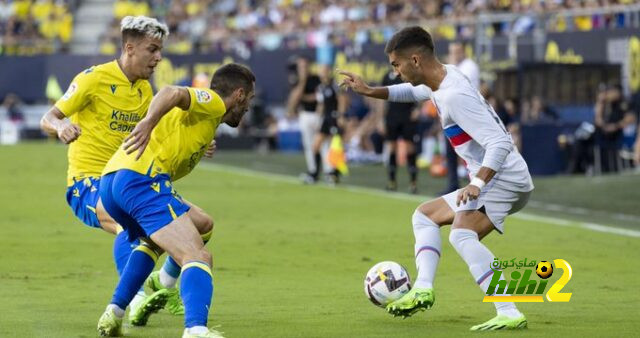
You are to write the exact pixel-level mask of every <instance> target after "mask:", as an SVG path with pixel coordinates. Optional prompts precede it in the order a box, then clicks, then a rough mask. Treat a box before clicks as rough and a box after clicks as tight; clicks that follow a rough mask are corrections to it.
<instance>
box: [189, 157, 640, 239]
mask: <svg viewBox="0 0 640 338" xmlns="http://www.w3.org/2000/svg"><path fill="white" fill-rule="evenodd" d="M198 168H200V169H205V170H209V171H224V172H228V173H232V174H239V175H244V176H249V177H256V178H266V179H271V180H275V181H280V182H284V183H289V184H295V185H301V184H302V182H301V181H300V180H299V179H297V178H295V177H292V176H289V175H282V174H273V173H267V172H262V171H257V170H251V169H245V168H240V167H235V166H230V165H224V164H213V163H205V162H203V163H200V165H199V166H198ZM315 187H317V188H322V189H330V190H336V189H340V190H346V191H349V192H353V193H360V194H367V195H373V196H378V197H384V198H393V199H399V200H405V201H415V202H424V201H425V200H427V199H430V198H432V197H430V196H416V195H410V194H405V193H399V192H395V193H390V192H387V191H382V190H377V189H373V188H365V187H357V186H351V185H340V186H338V187H331V186H327V185H323V184H318V185H316V186H315ZM562 210H564V209H562V208H560V209H559V211H562ZM509 217H513V218H518V219H523V220H527V221H537V222H544V223H547V224H553V225H558V226H569V227H577V228H581V229H588V230H592V231H598V232H605V233H610V234H616V235H621V236H626V237H636V238H640V231H638V230H631V229H624V228H616V227H612V226H607V225H601V224H595V223H584V222H574V221H569V220H564V219H557V218H551V217H545V216H538V215H532V214H528V213H522V212H519V213H517V214H514V215H511V216H509Z"/></svg>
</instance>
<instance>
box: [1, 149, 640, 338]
mask: <svg viewBox="0 0 640 338" xmlns="http://www.w3.org/2000/svg"><path fill="white" fill-rule="evenodd" d="M65 150H66V148H65V147H64V146H60V145H52V144H26V145H20V146H14V147H0V159H2V164H1V165H0V170H1V172H0V183H1V185H0V186H1V188H0V202H1V205H2V215H3V217H2V219H1V220H0V250H1V251H0V300H1V304H2V311H0V337H94V336H96V331H95V327H96V323H97V320H98V317H99V316H100V314H101V313H102V311H103V310H104V307H105V306H106V305H107V303H108V301H109V300H110V297H111V293H112V291H113V288H114V286H115V283H116V279H117V278H116V273H115V268H114V266H113V262H112V258H111V243H112V239H113V238H112V236H111V235H108V234H106V233H104V232H102V231H100V230H95V229H90V228H88V227H86V226H83V225H82V224H81V223H80V221H78V220H77V219H75V218H74V217H73V216H72V214H71V211H70V209H69V208H68V206H67V205H66V202H65V198H64V192H65V171H66V155H65ZM176 188H177V190H178V191H179V192H180V193H181V194H182V195H183V196H184V197H185V198H187V199H189V200H190V201H192V202H194V203H196V204H197V205H199V206H201V207H202V208H204V209H205V210H206V211H207V212H208V213H210V214H211V215H212V216H213V218H214V220H215V230H214V236H213V240H212V242H211V243H209V244H208V248H209V249H210V250H211V251H212V252H213V257H214V280H215V291H214V301H213V305H212V312H211V315H210V325H211V326H216V325H220V327H219V330H221V331H224V332H225V334H226V335H227V336H228V337H419V336H421V337H434V336H456V337H458V336H479V335H482V336H488V335H499V336H506V335H509V336H523V337H524V336H526V337H529V336H532V337H533V336H536V337H537V336H550V335H555V336H558V337H561V336H562V337H564V336H582V337H585V336H603V337H613V336H616V337H620V336H633V335H637V333H638V328H637V325H638V315H640V307H639V306H638V305H639V304H640V292H638V285H639V284H640V273H638V271H639V269H640V249H639V248H640V246H639V244H640V242H639V239H638V238H632V237H624V236H621V235H614V234H607V233H600V232H594V231H590V230H586V229H580V228H574V227H558V226H556V225H553V224H545V223H541V222H540V221H525V220H522V219H518V218H510V219H507V222H506V234H505V235H503V236H500V235H498V234H497V233H493V234H491V235H490V236H489V237H488V238H487V239H486V243H487V245H488V246H489V248H490V249H491V250H492V251H493V252H494V253H495V254H496V255H497V256H498V257H500V258H504V259H507V258H508V259H511V258H514V257H519V258H524V257H528V258H533V259H537V260H552V259H555V258H563V259H565V260H567V261H568V262H569V263H570V264H571V266H572V268H573V278H572V279H571V281H570V282H569V284H568V285H567V286H566V287H565V288H564V289H563V290H562V291H563V292H572V293H573V296H572V298H571V301H570V302H568V303H549V302H544V303H527V304H520V305H519V308H520V309H521V311H523V312H524V313H525V314H526V315H527V318H528V320H529V329H528V330H525V331H520V332H498V333H484V334H472V333H470V332H468V330H469V327H470V326H472V325H475V324H478V323H480V322H483V321H485V320H487V319H490V318H491V317H493V315H494V308H493V305H491V304H488V303H482V296H483V295H482V293H481V292H480V290H479V289H478V287H477V286H476V284H475V283H474V281H473V279H472V277H471V276H470V274H469V272H468V270H467V267H466V265H465V264H464V263H463V262H462V260H461V259H460V258H459V256H458V255H457V253H456V252H455V251H454V250H453V249H452V248H451V246H450V245H449V244H448V240H447V236H448V233H449V229H448V228H446V229H445V230H444V231H443V234H442V236H443V247H444V248H443V258H442V260H441V262H440V266H439V268H438V276H437V279H436V304H435V306H434V308H433V309H431V310H429V311H427V312H423V313H420V314H418V315H417V316H415V317H413V318H410V319H405V320H402V319H398V318H392V317H391V316H389V315H388V314H386V313H385V312H384V311H383V310H382V309H379V308H376V307H375V306H373V305H372V304H371V303H369V301H368V300H367V299H366V298H365V295H364V292H363V278H364V274H365V273H366V271H367V270H368V269H369V268H370V267H371V266H372V265H373V264H374V263H376V262H378V261H382V260H394V261H397V262H399V263H401V264H403V265H405V266H406V267H408V268H409V272H410V274H411V275H412V276H415V267H414V263H413V233H412V230H411V214H412V212H413V210H414V208H415V207H416V206H417V204H418V202H416V200H415V199H411V198H393V197H390V196H387V195H384V194H378V193H372V192H371V191H368V190H353V189H346V188H334V189H332V188H328V187H311V186H303V185H300V184H297V183H294V182H289V181H287V180H282V179H277V178H273V177H270V176H266V175H264V176H262V175H248V174H246V173H245V172H234V171H233V170H229V169H228V168H227V167H217V166H213V165H210V164H204V165H202V166H201V167H200V168H198V169H196V170H195V171H194V172H193V173H192V174H191V175H190V176H188V177H186V178H185V179H183V180H181V181H179V182H177V183H176ZM559 276H560V273H559V272H555V273H554V275H553V276H552V277H551V279H550V283H549V285H551V284H552V283H553V282H554V281H556V280H557V279H558V278H559ZM548 289H549V287H547V290H548ZM181 332H182V318H181V317H174V316H171V315H169V314H168V313H166V312H164V311H161V312H160V313H159V314H157V315H155V316H152V317H151V319H150V321H149V324H148V326H147V327H145V328H128V329H127V335H128V336H129V337H178V336H179V335H180V334H181Z"/></svg>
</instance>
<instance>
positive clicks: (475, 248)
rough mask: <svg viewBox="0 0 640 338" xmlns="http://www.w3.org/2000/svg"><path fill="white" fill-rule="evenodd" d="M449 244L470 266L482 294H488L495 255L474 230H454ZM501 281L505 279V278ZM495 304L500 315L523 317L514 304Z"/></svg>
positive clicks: (450, 235)
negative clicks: (481, 241)
mask: <svg viewBox="0 0 640 338" xmlns="http://www.w3.org/2000/svg"><path fill="white" fill-rule="evenodd" d="M449 242H451V245H453V247H454V248H455V249H456V251H458V254H459V255H460V256H461V257H462V259H463V260H464V261H465V263H467V265H468V266H469V271H470V272H471V275H473V278H474V279H475V280H476V283H477V284H478V285H479V286H480V289H482V292H484V293H486V292H487V289H488V288H489V284H490V283H491V278H490V277H491V276H492V275H493V270H491V263H492V262H493V259H494V255H493V253H491V251H489V249H487V247H486V246H484V244H482V243H480V240H478V234H476V233H475V231H473V230H469V229H452V230H451V233H450V234H449ZM500 279H504V277H501V278H500ZM505 297H508V296H505ZM493 304H494V305H495V307H496V311H497V312H498V315H504V316H508V317H519V316H521V315H522V313H520V311H518V309H517V308H516V306H515V304H513V302H495V303H493Z"/></svg>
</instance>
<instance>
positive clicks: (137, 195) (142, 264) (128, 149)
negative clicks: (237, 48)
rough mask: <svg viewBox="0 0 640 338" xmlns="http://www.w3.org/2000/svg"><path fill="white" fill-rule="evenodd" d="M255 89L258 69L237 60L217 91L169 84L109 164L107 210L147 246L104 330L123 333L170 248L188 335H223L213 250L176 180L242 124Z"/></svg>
mask: <svg viewBox="0 0 640 338" xmlns="http://www.w3.org/2000/svg"><path fill="white" fill-rule="evenodd" d="M254 86H255V76H254V75H253V73H252V72H251V70H249V69H248V68H246V67H244V66H241V65H238V64H233V63H232V64H227V65H224V66H222V67H220V68H219V69H218V70H217V71H216V72H215V73H214V74H213V78H212V80H211V89H196V88H184V87H166V88H163V89H162V90H160V92H158V94H157V95H156V96H155V97H154V99H153V101H152V102H151V106H150V107H149V112H148V114H147V116H146V117H145V118H144V119H142V120H141V121H140V122H139V123H138V125H137V126H136V127H135V129H134V130H133V131H132V132H131V134H130V135H129V137H128V138H127V140H126V141H125V145H124V147H121V148H120V149H118V151H117V152H116V153H115V154H114V155H113V157H112V158H111V160H109V163H107V165H106V167H105V169H104V171H103V172H102V174H103V176H102V183H101V184H100V198H101V199H102V202H103V203H104V207H105V209H106V210H107V211H108V212H109V214H110V215H111V216H113V218H114V219H115V220H116V221H118V223H119V224H121V225H122V226H123V228H124V229H125V230H126V231H127V233H128V234H129V237H130V238H131V239H135V238H140V239H141V240H142V241H143V242H144V244H142V245H140V246H138V247H137V248H136V249H135V250H134V251H133V252H132V253H131V256H130V258H129V262H128V263H127V265H126V267H125V269H124V271H123V273H122V276H121V278H120V281H119V283H118V286H117V287H116V289H115V292H114V294H113V298H112V300H111V304H109V305H108V306H107V309H106V310H105V312H104V314H103V315H102V317H100V320H99V322H98V332H99V334H100V335H102V336H119V335H121V334H122V316H123V315H124V309H125V308H126V307H127V305H128V304H129V302H130V301H131V300H132V299H133V297H134V295H135V294H136V290H138V288H139V287H140V286H141V285H142V284H143V283H144V281H145V279H146V278H147V276H148V275H149V274H150V273H151V270H152V269H153V266H154V265H155V260H156V259H157V257H158V255H160V254H161V253H162V252H165V251H166V252H168V253H169V254H170V255H171V257H173V258H174V259H176V261H177V262H178V263H179V264H180V265H181V266H182V282H181V283H180V295H181V297H182V300H183V302H184V305H185V330H184V334H183V337H221V334H220V333H219V332H217V331H215V330H209V329H208V328H207V319H208V313H209V305H210V303H211V297H212V294H213V284H212V279H211V254H210V253H209V252H208V251H207V249H206V248H205V247H204V242H203V240H202V239H201V236H200V235H199V234H198V231H197V229H196V226H195V225H194V223H193V221H192V220H191V219H190V218H189V217H188V216H187V212H188V211H189V208H190V207H189V205H188V204H185V203H184V201H183V200H182V198H181V197H180V196H179V195H178V194H177V193H176V191H175V190H174V189H173V182H174V181H176V180H178V179H180V178H182V177H184V176H185V175H187V174H188V173H189V172H191V170H193V168H194V167H195V166H196V165H197V164H198V162H199V161H200V159H201V158H202V155H203V153H204V152H205V150H206V148H207V145H209V143H210V142H211V140H212V139H213V137H214V135H215V132H216V129H217V127H218V125H220V123H226V124H228V125H230V126H231V127H237V126H238V124H239V123H240V120H241V119H242V117H243V116H244V114H245V112H246V111H247V109H248V107H249V102H250V101H251V99H252V98H253V96H254Z"/></svg>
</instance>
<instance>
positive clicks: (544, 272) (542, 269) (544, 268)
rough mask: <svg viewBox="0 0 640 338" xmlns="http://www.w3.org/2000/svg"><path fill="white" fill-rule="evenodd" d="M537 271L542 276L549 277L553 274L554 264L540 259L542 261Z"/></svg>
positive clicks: (543, 277) (537, 266)
mask: <svg viewBox="0 0 640 338" xmlns="http://www.w3.org/2000/svg"><path fill="white" fill-rule="evenodd" d="M536 273H537V274H538V276H540V278H542V279H547V278H549V277H551V275H552V274H553V266H552V265H551V263H549V262H547V261H540V263H538V265H536Z"/></svg>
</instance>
